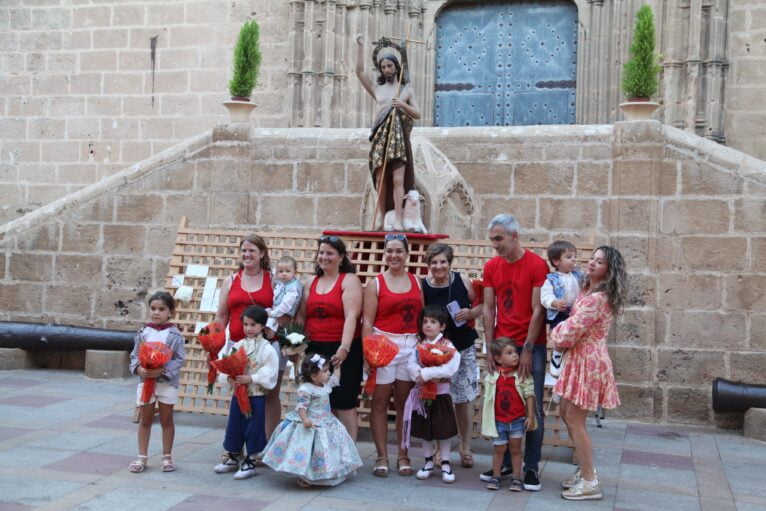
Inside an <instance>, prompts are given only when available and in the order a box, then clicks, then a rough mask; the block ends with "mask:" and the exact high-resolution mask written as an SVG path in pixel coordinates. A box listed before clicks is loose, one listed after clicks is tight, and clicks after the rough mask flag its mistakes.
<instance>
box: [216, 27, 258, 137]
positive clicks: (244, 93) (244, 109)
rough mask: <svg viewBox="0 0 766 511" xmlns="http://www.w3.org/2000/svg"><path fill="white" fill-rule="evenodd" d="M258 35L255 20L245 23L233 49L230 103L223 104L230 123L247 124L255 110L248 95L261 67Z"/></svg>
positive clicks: (256, 80) (256, 81) (255, 82)
mask: <svg viewBox="0 0 766 511" xmlns="http://www.w3.org/2000/svg"><path fill="white" fill-rule="evenodd" d="M258 34H259V28H258V23H257V22H256V21H255V20H250V21H247V22H245V24H244V25H242V28H241V29H240V31H239V37H238V38H237V45H236V46H235V47H234V58H233V61H232V76H231V81H229V93H230V94H231V101H225V102H224V103H223V106H225V107H226V109H227V110H228V111H229V116H230V117H231V121H232V122H247V121H248V119H249V118H250V113H251V112H252V111H253V109H254V108H255V104H254V103H251V102H250V94H251V93H252V92H253V89H254V88H255V86H256V84H257V83H258V71H259V70H260V67H261V49H260V47H259V42H258Z"/></svg>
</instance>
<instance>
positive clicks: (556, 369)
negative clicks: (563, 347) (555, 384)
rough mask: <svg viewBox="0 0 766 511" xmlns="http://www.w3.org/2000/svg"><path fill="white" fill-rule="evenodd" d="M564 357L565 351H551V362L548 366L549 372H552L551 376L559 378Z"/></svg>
mask: <svg viewBox="0 0 766 511" xmlns="http://www.w3.org/2000/svg"><path fill="white" fill-rule="evenodd" d="M562 358H563V353H561V352H560V351H555V350H554V351H553V353H551V363H550V367H549V368H548V372H549V373H551V376H553V377H554V378H558V377H559V375H560V374H561V359H562Z"/></svg>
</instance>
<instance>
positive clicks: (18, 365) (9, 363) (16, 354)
mask: <svg viewBox="0 0 766 511" xmlns="http://www.w3.org/2000/svg"><path fill="white" fill-rule="evenodd" d="M28 367H32V357H31V356H30V354H29V352H28V351H24V350H22V349H19V348H0V370H2V371H8V370H13V369H26V368H28Z"/></svg>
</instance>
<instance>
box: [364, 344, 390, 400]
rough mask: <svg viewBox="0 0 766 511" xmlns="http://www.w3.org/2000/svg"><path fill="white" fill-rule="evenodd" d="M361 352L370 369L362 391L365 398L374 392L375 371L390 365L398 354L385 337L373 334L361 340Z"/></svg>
mask: <svg viewBox="0 0 766 511" xmlns="http://www.w3.org/2000/svg"><path fill="white" fill-rule="evenodd" d="M362 351H363V352H364V359H365V360H366V361H367V363H368V364H369V365H370V368H372V372H370V375H369V376H368V377H367V382H366V383H365V384H364V390H363V391H362V396H364V397H365V398H367V397H370V396H372V393H373V392H374V391H375V373H376V372H377V369H378V368H379V367H385V366H387V365H388V364H390V363H391V361H392V360H393V359H394V357H395V356H396V354H397V353H399V346H397V345H396V343H395V342H394V341H392V340H391V339H389V338H388V337H386V336H385V335H381V334H373V335H368V336H367V337H365V338H364V339H362Z"/></svg>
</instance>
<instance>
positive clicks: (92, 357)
mask: <svg viewBox="0 0 766 511" xmlns="http://www.w3.org/2000/svg"><path fill="white" fill-rule="evenodd" d="M129 363H130V353H128V352H127V351H109V350H87V351H86V352H85V376H87V377H88V378H98V379H108V378H127V377H128V376H130V370H129V369H128V364H129Z"/></svg>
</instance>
